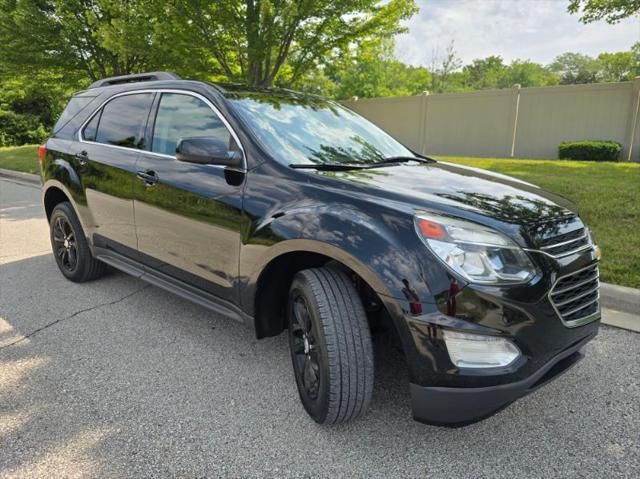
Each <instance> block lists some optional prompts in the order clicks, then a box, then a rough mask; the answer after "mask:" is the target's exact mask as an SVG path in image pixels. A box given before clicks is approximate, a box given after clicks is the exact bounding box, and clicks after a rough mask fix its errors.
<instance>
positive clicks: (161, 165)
mask: <svg viewBox="0 0 640 479" xmlns="http://www.w3.org/2000/svg"><path fill="white" fill-rule="evenodd" d="M151 116H152V118H151V119H150V126H149V128H148V130H151V132H152V133H151V134H152V138H151V142H150V143H149V144H148V150H149V151H143V152H141V153H140V157H139V159H138V163H137V170H138V180H136V183H135V188H134V189H135V218H136V232H137V237H138V250H139V252H140V253H141V254H140V256H141V260H142V261H143V262H145V263H146V264H147V265H148V266H150V267H152V268H153V269H155V270H156V271H159V272H162V273H166V274H168V275H170V276H172V277H175V278H178V279H180V280H182V281H184V282H186V283H189V284H191V285H192V286H196V287H198V288H200V289H202V290H204V291H207V292H209V293H212V294H215V295H216V296H218V297H220V298H223V299H226V300H230V301H233V302H235V301H236V300H237V298H236V293H235V291H236V288H235V284H236V283H235V282H236V280H237V276H238V259H239V251H240V215H241V211H242V185H243V180H244V173H243V172H238V171H230V170H228V169H226V168H224V167H220V166H213V165H202V164H195V163H185V162H181V161H178V160H176V157H175V151H176V144H177V143H178V141H179V139H180V138H194V137H198V138H202V137H209V138H210V137H213V138H217V139H220V140H222V141H225V142H227V144H229V149H239V146H238V143H237V140H236V139H235V138H234V136H233V134H232V133H231V131H230V129H229V128H228V127H227V125H226V123H225V121H224V120H223V119H222V117H221V116H220V115H219V114H218V113H217V111H216V110H215V109H214V107H213V105H212V104H211V103H210V102H209V101H208V100H207V99H205V98H204V97H202V96H200V95H198V94H196V93H190V92H186V91H185V92H179V91H171V92H162V93H159V96H158V98H156V101H155V105H154V109H153V112H152V115H151ZM148 136H149V134H148Z"/></svg>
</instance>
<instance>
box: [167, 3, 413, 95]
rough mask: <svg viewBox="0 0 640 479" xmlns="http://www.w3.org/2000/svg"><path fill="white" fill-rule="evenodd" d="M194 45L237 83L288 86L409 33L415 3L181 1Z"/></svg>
mask: <svg viewBox="0 0 640 479" xmlns="http://www.w3.org/2000/svg"><path fill="white" fill-rule="evenodd" d="M174 5H175V7H174V11H175V13H176V16H177V18H178V19H179V23H180V24H181V25H183V26H184V31H183V33H184V34H185V35H186V38H188V40H189V42H191V48H194V49H199V50H202V51H205V52H207V53H208V54H209V55H210V56H211V58H213V61H214V63H215V65H216V66H217V67H218V68H219V70H221V71H222V72H223V73H224V74H225V76H226V77H227V78H229V79H231V80H241V81H245V82H247V83H250V84H253V85H262V86H269V85H271V84H273V83H274V82H277V83H278V84H279V85H283V86H289V85H291V84H293V83H295V82H296V81H298V80H299V79H300V78H302V77H303V76H304V75H305V74H306V73H308V72H309V71H311V70H313V69H315V68H319V67H321V66H323V65H326V64H327V63H328V62H329V61H330V60H331V59H333V58H334V57H335V56H336V55H337V54H339V53H340V52H343V51H345V50H346V49H348V48H349V46H350V45H352V44H354V43H357V42H360V41H363V40H370V39H372V38H383V37H390V36H392V35H394V34H396V33H399V32H402V31H405V28H404V27H402V26H401V25H400V22H401V20H403V19H407V18H409V17H411V16H412V15H413V14H414V13H415V12H416V5H415V3H414V1H413V0H410V1H406V0H390V1H388V2H387V1H380V0H359V1H357V2H354V1H352V0H244V1H240V0H225V1H211V0H179V1H177V2H175V4H174Z"/></svg>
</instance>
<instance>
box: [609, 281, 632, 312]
mask: <svg viewBox="0 0 640 479" xmlns="http://www.w3.org/2000/svg"><path fill="white" fill-rule="evenodd" d="M600 304H601V305H602V307H604V308H610V309H615V310H616V311H622V312H625V313H630V314H636V315H640V289H635V288H628V287H626V286H618V285H616V284H610V283H600Z"/></svg>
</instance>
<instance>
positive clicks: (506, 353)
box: [442, 329, 520, 368]
mask: <svg viewBox="0 0 640 479" xmlns="http://www.w3.org/2000/svg"><path fill="white" fill-rule="evenodd" d="M442 335H443V337H444V341H445V343H446V344H447V351H448V352H449V357H450V358H451V362H452V363H453V364H454V365H455V366H457V367H459V368H499V367H505V366H509V365H510V364H512V363H513V362H514V361H515V360H516V359H518V358H519V357H520V350H519V349H518V348H517V347H516V345H515V344H513V343H512V342H511V341H509V340H508V339H505V338H497V337H495V336H483V335H481V334H468V333H459V332H457V331H449V330H446V329H445V330H444V331H443V332H442Z"/></svg>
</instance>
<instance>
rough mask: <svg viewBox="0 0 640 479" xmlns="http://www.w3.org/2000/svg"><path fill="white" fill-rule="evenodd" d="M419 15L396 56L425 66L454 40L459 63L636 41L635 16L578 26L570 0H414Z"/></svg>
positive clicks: (538, 57)
mask: <svg viewBox="0 0 640 479" xmlns="http://www.w3.org/2000/svg"><path fill="white" fill-rule="evenodd" d="M418 3H419V5H420V13H419V14H417V15H416V16H414V17H413V18H412V19H411V20H409V21H408V22H407V26H408V27H409V33H407V34H403V35H401V36H398V37H397V40H396V55H397V56H398V58H399V59H400V60H402V61H404V62H406V63H410V64H412V65H425V66H426V65H428V64H429V62H430V61H431V58H432V52H433V50H434V48H439V49H440V50H441V51H442V50H444V49H445V48H446V46H447V45H448V44H449V43H450V42H451V41H452V40H453V41H454V42H455V49H456V52H457V53H458V56H459V57H460V58H461V59H462V60H463V62H464V63H469V62H470V61H471V60H473V59H474V58H484V57H487V56H489V55H501V56H502V57H503V58H504V59H505V60H506V61H507V62H510V61H511V60H514V59H516V58H520V59H530V60H533V61H535V62H539V63H543V64H548V63H550V62H551V61H552V60H553V59H554V58H555V57H556V56H557V55H559V54H561V53H564V52H567V51H572V52H580V53H585V54H588V55H597V54H598V53H601V52H604V51H621V50H628V49H629V48H630V47H631V45H632V44H633V43H635V42H637V41H640V19H638V18H629V19H626V20H624V21H622V22H620V23H619V24H616V25H609V24H608V23H606V22H604V21H601V22H596V23H591V24H587V25H585V24H582V23H580V22H579V20H578V15H571V14H569V13H568V12H567V5H568V3H569V0H429V1H426V0H418Z"/></svg>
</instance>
